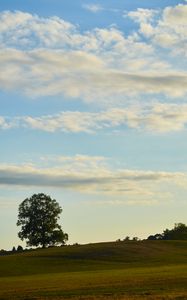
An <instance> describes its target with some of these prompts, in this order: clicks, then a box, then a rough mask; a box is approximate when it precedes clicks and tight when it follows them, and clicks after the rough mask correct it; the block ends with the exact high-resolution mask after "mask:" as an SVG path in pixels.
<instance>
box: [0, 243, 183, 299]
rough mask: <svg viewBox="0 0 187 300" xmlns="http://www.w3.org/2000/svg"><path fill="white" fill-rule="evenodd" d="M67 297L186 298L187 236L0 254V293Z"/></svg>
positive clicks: (0, 296) (10, 296)
mask: <svg viewBox="0 0 187 300" xmlns="http://www.w3.org/2000/svg"><path fill="white" fill-rule="evenodd" d="M69 297H70V298H71V297H75V299H92V298H93V299H100V298H98V297H103V298H102V299H104V297H107V299H108V297H109V299H122V298H121V297H123V299H144V298H145V299H187V242H186V241H141V242H135V241H127V242H110V243H97V244H88V245H76V246H64V247H54V248H48V249H37V250H33V251H25V252H23V253H16V254H12V255H7V256H2V257H0V299H64V298H69ZM83 297H84V298H83ZM89 297H91V298H89ZM94 297H96V298H94ZM164 297H165V298H164ZM168 297H170V298H168ZM176 297H182V298H176Z"/></svg>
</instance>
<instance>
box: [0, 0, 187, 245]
mask: <svg viewBox="0 0 187 300" xmlns="http://www.w3.org/2000/svg"><path fill="white" fill-rule="evenodd" d="M186 96H187V2H186V1H183V0H181V1H177V0H170V1H168V0H165V1H161V0H152V1H148V0H141V1H137V0H134V1H132V0H126V1H121V0H101V1H100V0H99V1H90V0H87V1H86V0H77V1H69V0H64V1H61V0H28V1H24V0H6V1H1V2H0V141H1V146H0V248H5V249H9V248H11V247H12V246H13V245H18V244H20V241H19V240H18V238H17V232H18V228H17V227H16V221H17V212H18V205H19V204H20V203H21V202H22V201H23V200H24V199H25V198H26V197H30V196H32V194H33V193H38V192H43V193H46V194H49V195H51V197H52V198H55V199H56V200H57V201H58V202H59V203H60V204H61V205H62V207H63V215H62V218H61V224H62V226H63V229H64V230H65V231H66V232H68V233H69V236H70V242H71V243H74V242H79V243H87V242H95V241H107V240H116V239H118V238H124V237H125V236H126V235H130V236H139V237H141V238H144V237H147V236H148V235H149V234H153V233H156V232H162V230H163V229H165V228H166V227H172V226H173V225H174V223H177V222H184V223H186V209H187V101H186V100H187V99H186Z"/></svg>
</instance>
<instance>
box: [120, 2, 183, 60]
mask: <svg viewBox="0 0 187 300" xmlns="http://www.w3.org/2000/svg"><path fill="white" fill-rule="evenodd" d="M158 13H159V11H153V10H148V9H138V10H136V11H133V12H129V13H128V14H125V16H126V15H128V16H129V17H130V18H132V19H133V20H134V21H135V22H138V23H139V24H140V30H139V31H140V33H142V34H143V35H145V36H146V37H148V38H149V37H150V38H151V40H152V42H153V43H155V44H157V45H159V46H161V47H164V48H168V49H169V50H170V51H171V52H172V53H173V54H177V55H178V54H179V53H180V52H181V50H182V53H183V54H184V55H187V51H186V49H187V44H186V39H187V5H186V4H178V5H176V6H173V7H172V6H171V7H170V6H169V7H166V8H165V9H163V10H162V11H160V15H159V16H158Z"/></svg>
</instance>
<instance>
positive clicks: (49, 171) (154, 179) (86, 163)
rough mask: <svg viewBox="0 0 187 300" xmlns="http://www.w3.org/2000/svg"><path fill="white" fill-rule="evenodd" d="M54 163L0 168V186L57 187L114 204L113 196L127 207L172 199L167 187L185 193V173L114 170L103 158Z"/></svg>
mask: <svg viewBox="0 0 187 300" xmlns="http://www.w3.org/2000/svg"><path fill="white" fill-rule="evenodd" d="M43 159H46V158H43ZM54 162H55V161H54V160H53V167H40V166H37V167H36V166H35V165H30V164H29V165H27V164H25V165H24V164H23V165H10V164H9V165H5V164H4V165H0V185H1V186H17V187H20V186H22V187H28V186H35V187H52V188H53V187H55V188H56V187H57V188H60V189H61V188H62V189H68V190H75V191H78V192H80V193H91V194H101V195H106V196H107V197H108V198H107V200H108V201H114V200H115V198H114V197H115V195H116V196H118V200H119V201H122V200H123V201H127V204H128V202H133V201H136V203H144V204H145V202H147V203H148V202H149V203H152V201H153V199H155V200H156V199H157V200H158V201H164V200H163V199H164V198H165V196H167V198H172V195H169V196H168V194H167V193H166V192H165V189H166V187H167V189H169V188H173V187H175V188H176V189H185V188H186V184H187V174H186V173H180V172H163V171H162V172H161V171H160V172H159V171H157V172H155V171H146V170H128V169H121V170H119V169H113V168H110V166H109V165H108V164H106V159H105V158H102V157H92V156H89V157H88V156H84V155H82V156H81V155H77V156H75V157H58V158H57V159H56V162H57V166H55V164H54ZM165 193H166V194H167V195H165Z"/></svg>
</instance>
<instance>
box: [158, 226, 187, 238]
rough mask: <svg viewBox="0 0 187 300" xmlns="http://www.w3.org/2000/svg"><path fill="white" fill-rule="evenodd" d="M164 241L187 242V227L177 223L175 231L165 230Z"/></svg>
mask: <svg viewBox="0 0 187 300" xmlns="http://www.w3.org/2000/svg"><path fill="white" fill-rule="evenodd" d="M163 240H187V226H186V225H185V224H183V223H176V224H175V226H174V228H173V229H171V230H169V229H166V230H164V232H163Z"/></svg>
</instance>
